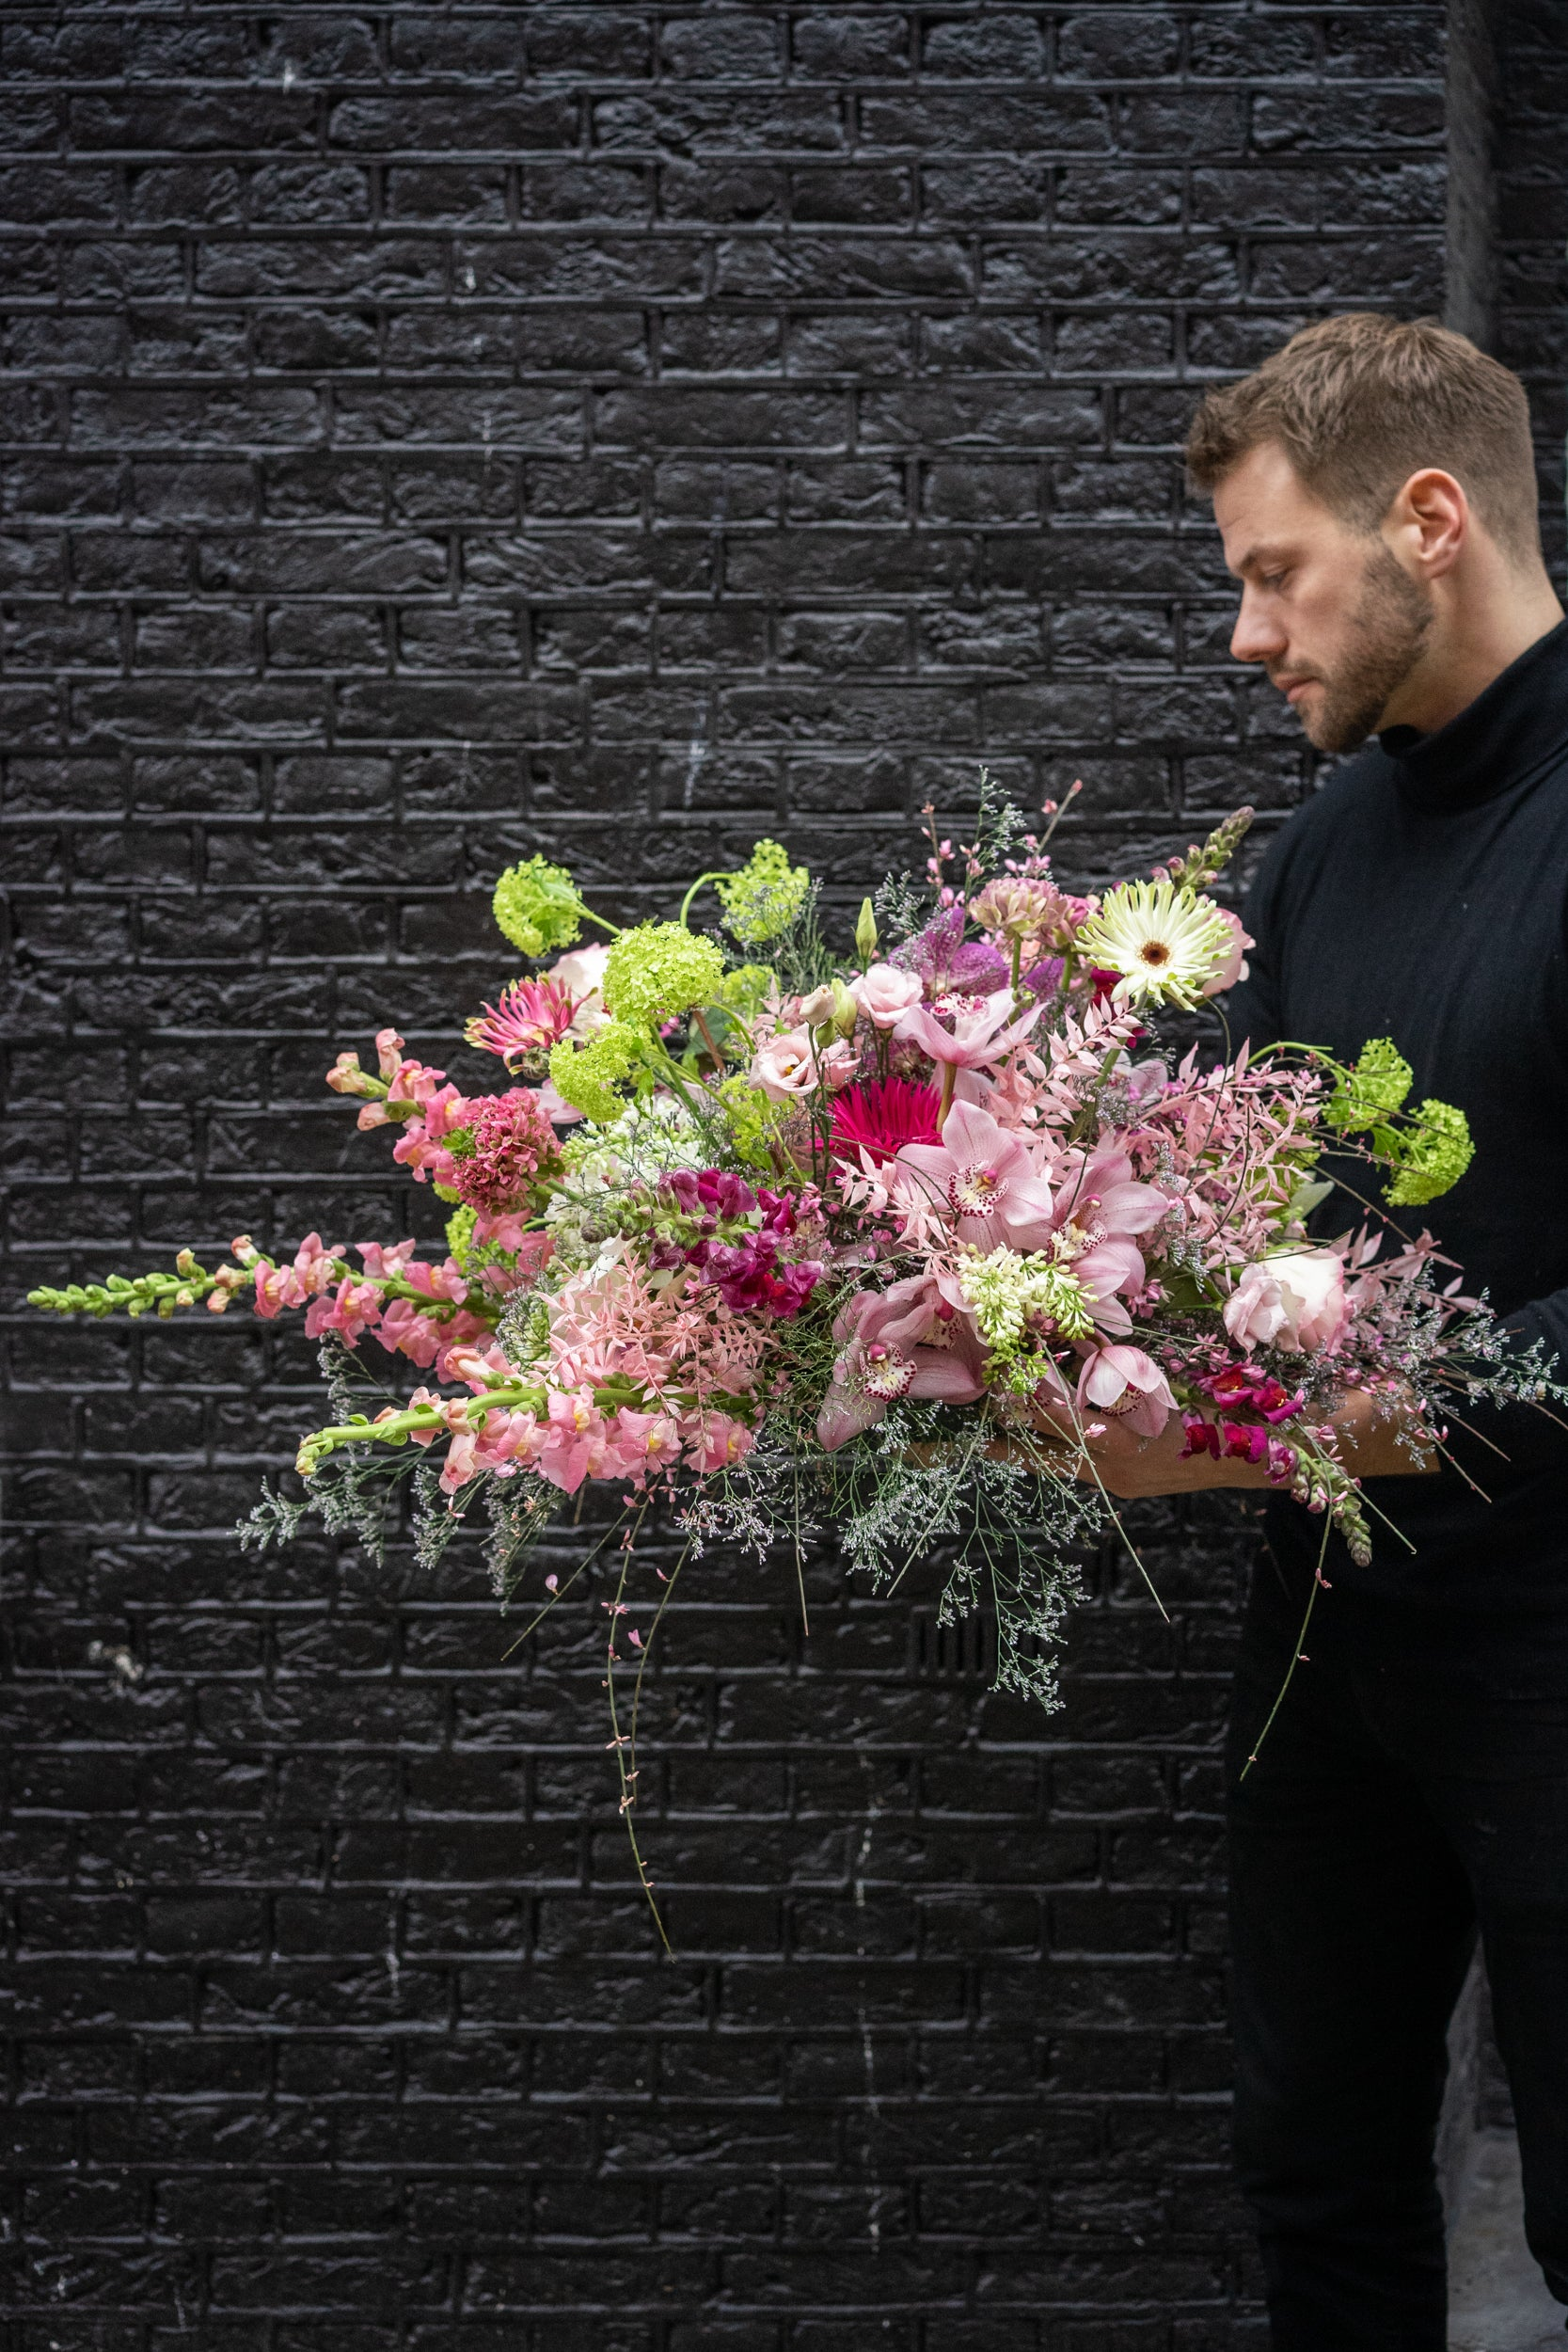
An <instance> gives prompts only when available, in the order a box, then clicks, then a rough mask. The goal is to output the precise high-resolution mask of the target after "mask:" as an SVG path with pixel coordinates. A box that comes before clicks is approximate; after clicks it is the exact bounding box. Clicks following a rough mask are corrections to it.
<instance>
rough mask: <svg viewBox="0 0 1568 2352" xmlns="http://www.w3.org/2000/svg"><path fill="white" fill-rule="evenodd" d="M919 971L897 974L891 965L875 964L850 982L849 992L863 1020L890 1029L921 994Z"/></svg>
mask: <svg viewBox="0 0 1568 2352" xmlns="http://www.w3.org/2000/svg"><path fill="white" fill-rule="evenodd" d="M849 993H850V995H851V996H852V997H853V998H854V1000H855V1002H856V1004H857V1005H859V1007H860V1009H861V1010H862V1012H863V1013H864V1015H865V1017H866V1019H867V1020H868V1021H869V1022H870V1023H871V1024H872V1025H873V1026H874V1027H876V1028H879V1029H891V1028H893V1027H894V1026H895V1025H896V1024H897V1023H898V1022H899V1021H901V1020H902V1019H903V1017H904V1015H905V1013H907V1012H908V1011H909V1010H910V1009H911V1006H914V1005H918V1004H919V1002H920V1000H921V997H922V995H923V994H924V993H925V992H924V986H923V983H922V981H921V977H920V975H919V973H918V972H900V971H899V970H898V969H897V968H896V966H895V965H894V964H891V963H874V964H873V965H872V966H871V968H870V970H869V971H868V972H863V973H862V974H861V976H860V977H859V978H858V979H853V980H851V981H850V982H849Z"/></svg>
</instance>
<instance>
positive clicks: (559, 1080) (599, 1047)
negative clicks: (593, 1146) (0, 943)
mask: <svg viewBox="0 0 1568 2352" xmlns="http://www.w3.org/2000/svg"><path fill="white" fill-rule="evenodd" d="M623 936H624V937H629V936H630V934H629V933H624V934H623ZM641 1042H642V1041H641V1038H640V1037H639V1035H638V1033H637V1031H636V1030H635V1029H634V1028H631V1027H630V1026H629V1025H627V1024H626V1022H625V1021H611V1022H610V1025H609V1026H608V1027H606V1028H603V1029H601V1030H600V1031H599V1034H598V1036H597V1037H594V1038H590V1040H589V1041H588V1043H587V1044H586V1045H573V1044H572V1043H571V1042H570V1041H569V1040H568V1039H565V1038H562V1041H561V1043H560V1044H559V1045H556V1046H552V1047H551V1049H550V1076H551V1078H552V1080H553V1081H554V1084H555V1090H556V1092H557V1094H559V1095H560V1097H561V1099H562V1102H563V1103H570V1104H571V1105H572V1108H573V1109H574V1110H575V1111H580V1112H581V1113H582V1115H583V1117H584V1119H591V1120H593V1121H594V1125H595V1126H598V1127H605V1126H608V1125H609V1124H610V1120H615V1119H619V1118H620V1116H621V1113H622V1112H623V1111H624V1110H625V1109H626V1098H625V1096H623V1095H620V1094H617V1093H616V1091H615V1089H616V1087H617V1086H618V1085H619V1084H620V1082H621V1081H622V1079H624V1078H626V1077H627V1076H629V1075H630V1073H631V1066H632V1062H633V1059H634V1058H635V1056H636V1053H637V1049H638V1047H639V1046H640V1045H641Z"/></svg>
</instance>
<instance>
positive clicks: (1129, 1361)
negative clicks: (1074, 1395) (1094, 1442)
mask: <svg viewBox="0 0 1568 2352" xmlns="http://www.w3.org/2000/svg"><path fill="white" fill-rule="evenodd" d="M1078 1404H1079V1409H1080V1410H1081V1411H1083V1412H1085V1413H1087V1412H1090V1411H1093V1412H1097V1413H1112V1414H1115V1416H1116V1417H1117V1420H1119V1421H1122V1422H1126V1424H1127V1426H1128V1428H1129V1429H1135V1430H1136V1431H1137V1432H1138V1435H1139V1436H1140V1437H1143V1438H1157V1437H1158V1436H1159V1435H1160V1432H1161V1430H1162V1429H1164V1425H1165V1421H1166V1418H1167V1416H1168V1415H1170V1414H1171V1413H1173V1412H1174V1411H1175V1410H1176V1399H1175V1397H1174V1396H1172V1394H1171V1392H1170V1386H1169V1383H1168V1382H1167V1380H1166V1378H1165V1375H1164V1373H1163V1372H1162V1371H1161V1370H1160V1367H1159V1365H1158V1364H1157V1363H1156V1362H1155V1361H1154V1359H1153V1358H1152V1357H1151V1356H1146V1355H1145V1354H1144V1351H1143V1349H1142V1348H1141V1347H1124V1346H1119V1345H1117V1344H1114V1343H1113V1344H1112V1345H1111V1346H1108V1347H1097V1348H1096V1349H1095V1351H1094V1354H1093V1355H1092V1356H1088V1357H1085V1359H1084V1367H1083V1370H1082V1371H1081V1372H1080V1373H1079V1375H1078Z"/></svg>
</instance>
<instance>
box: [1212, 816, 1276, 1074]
mask: <svg viewBox="0 0 1568 2352" xmlns="http://www.w3.org/2000/svg"><path fill="white" fill-rule="evenodd" d="M1282 866H1283V859H1282V857H1281V854H1280V845H1279V843H1278V842H1276V843H1275V846H1274V847H1273V848H1272V849H1271V850H1270V851H1269V854H1268V856H1267V857H1266V858H1265V860H1264V862H1263V865H1262V866H1261V867H1260V868H1259V873H1258V876H1257V878H1256V880H1255V881H1254V882H1253V884H1252V887H1251V889H1250V890H1249V891H1248V892H1247V897H1246V904H1245V907H1244V908H1243V914H1242V923H1243V928H1244V929H1245V930H1247V931H1248V932H1249V933H1250V935H1251V938H1252V943H1253V944H1252V946H1250V947H1249V948H1248V949H1247V951H1246V977H1245V978H1244V979H1242V980H1238V981H1237V983H1236V985H1235V987H1234V988H1232V989H1227V991H1226V993H1225V994H1224V995H1223V996H1220V997H1216V999H1215V1009H1216V1010H1217V1011H1218V1012H1220V1013H1221V1014H1222V1015H1223V1017H1224V1020H1225V1025H1226V1028H1227V1032H1228V1039H1229V1042H1228V1045H1227V1058H1228V1057H1229V1056H1231V1055H1234V1053H1235V1052H1236V1050H1237V1048H1238V1047H1239V1046H1240V1045H1241V1042H1242V1040H1243V1038H1246V1039H1247V1040H1249V1041H1250V1042H1251V1043H1252V1045H1253V1046H1254V1047H1257V1046H1259V1045H1274V1044H1275V1043H1277V1041H1279V1039H1280V1038H1282V1037H1283V1036H1284V1035H1285V1028H1284V1020H1283V1013H1282V1009H1281V1006H1280V997H1279V961H1280V950H1281V937H1280V933H1281V920H1280V914H1281V909H1280V900H1281V897H1282V892H1281V886H1280V885H1281V878H1282V877H1281V869H1282Z"/></svg>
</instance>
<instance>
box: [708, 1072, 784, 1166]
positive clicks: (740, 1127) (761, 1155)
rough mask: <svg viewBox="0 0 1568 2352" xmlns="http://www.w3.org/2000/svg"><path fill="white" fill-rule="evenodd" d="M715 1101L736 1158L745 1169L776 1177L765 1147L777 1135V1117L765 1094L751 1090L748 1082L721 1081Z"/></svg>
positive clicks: (750, 1084) (775, 1108) (731, 1078)
mask: <svg viewBox="0 0 1568 2352" xmlns="http://www.w3.org/2000/svg"><path fill="white" fill-rule="evenodd" d="M718 1094H719V1100H720V1101H721V1103H722V1104H723V1105H724V1111H725V1115H726V1116H727V1118H728V1120H729V1122H730V1140H731V1142H732V1143H733V1145H734V1147H735V1152H736V1158H737V1159H740V1160H743V1161H744V1162H745V1164H746V1166H747V1167H748V1168H759V1169H760V1170H761V1171H762V1172H763V1173H764V1174H765V1175H768V1176H769V1177H772V1176H776V1175H777V1174H778V1169H777V1168H776V1166H775V1164H774V1161H773V1155H772V1153H771V1152H770V1151H769V1150H768V1146H769V1144H770V1143H771V1142H772V1140H773V1137H774V1136H775V1135H776V1134H777V1133H778V1129H779V1121H780V1113H779V1110H778V1107H777V1105H776V1104H772V1103H770V1102H769V1101H768V1097H767V1095H766V1094H764V1093H762V1092H761V1090H760V1089H758V1088H756V1087H754V1086H752V1083H751V1080H750V1079H749V1078H743V1077H739V1076H734V1077H729V1078H725V1079H724V1080H723V1081H722V1083H721V1085H720V1087H719V1089H718Z"/></svg>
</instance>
